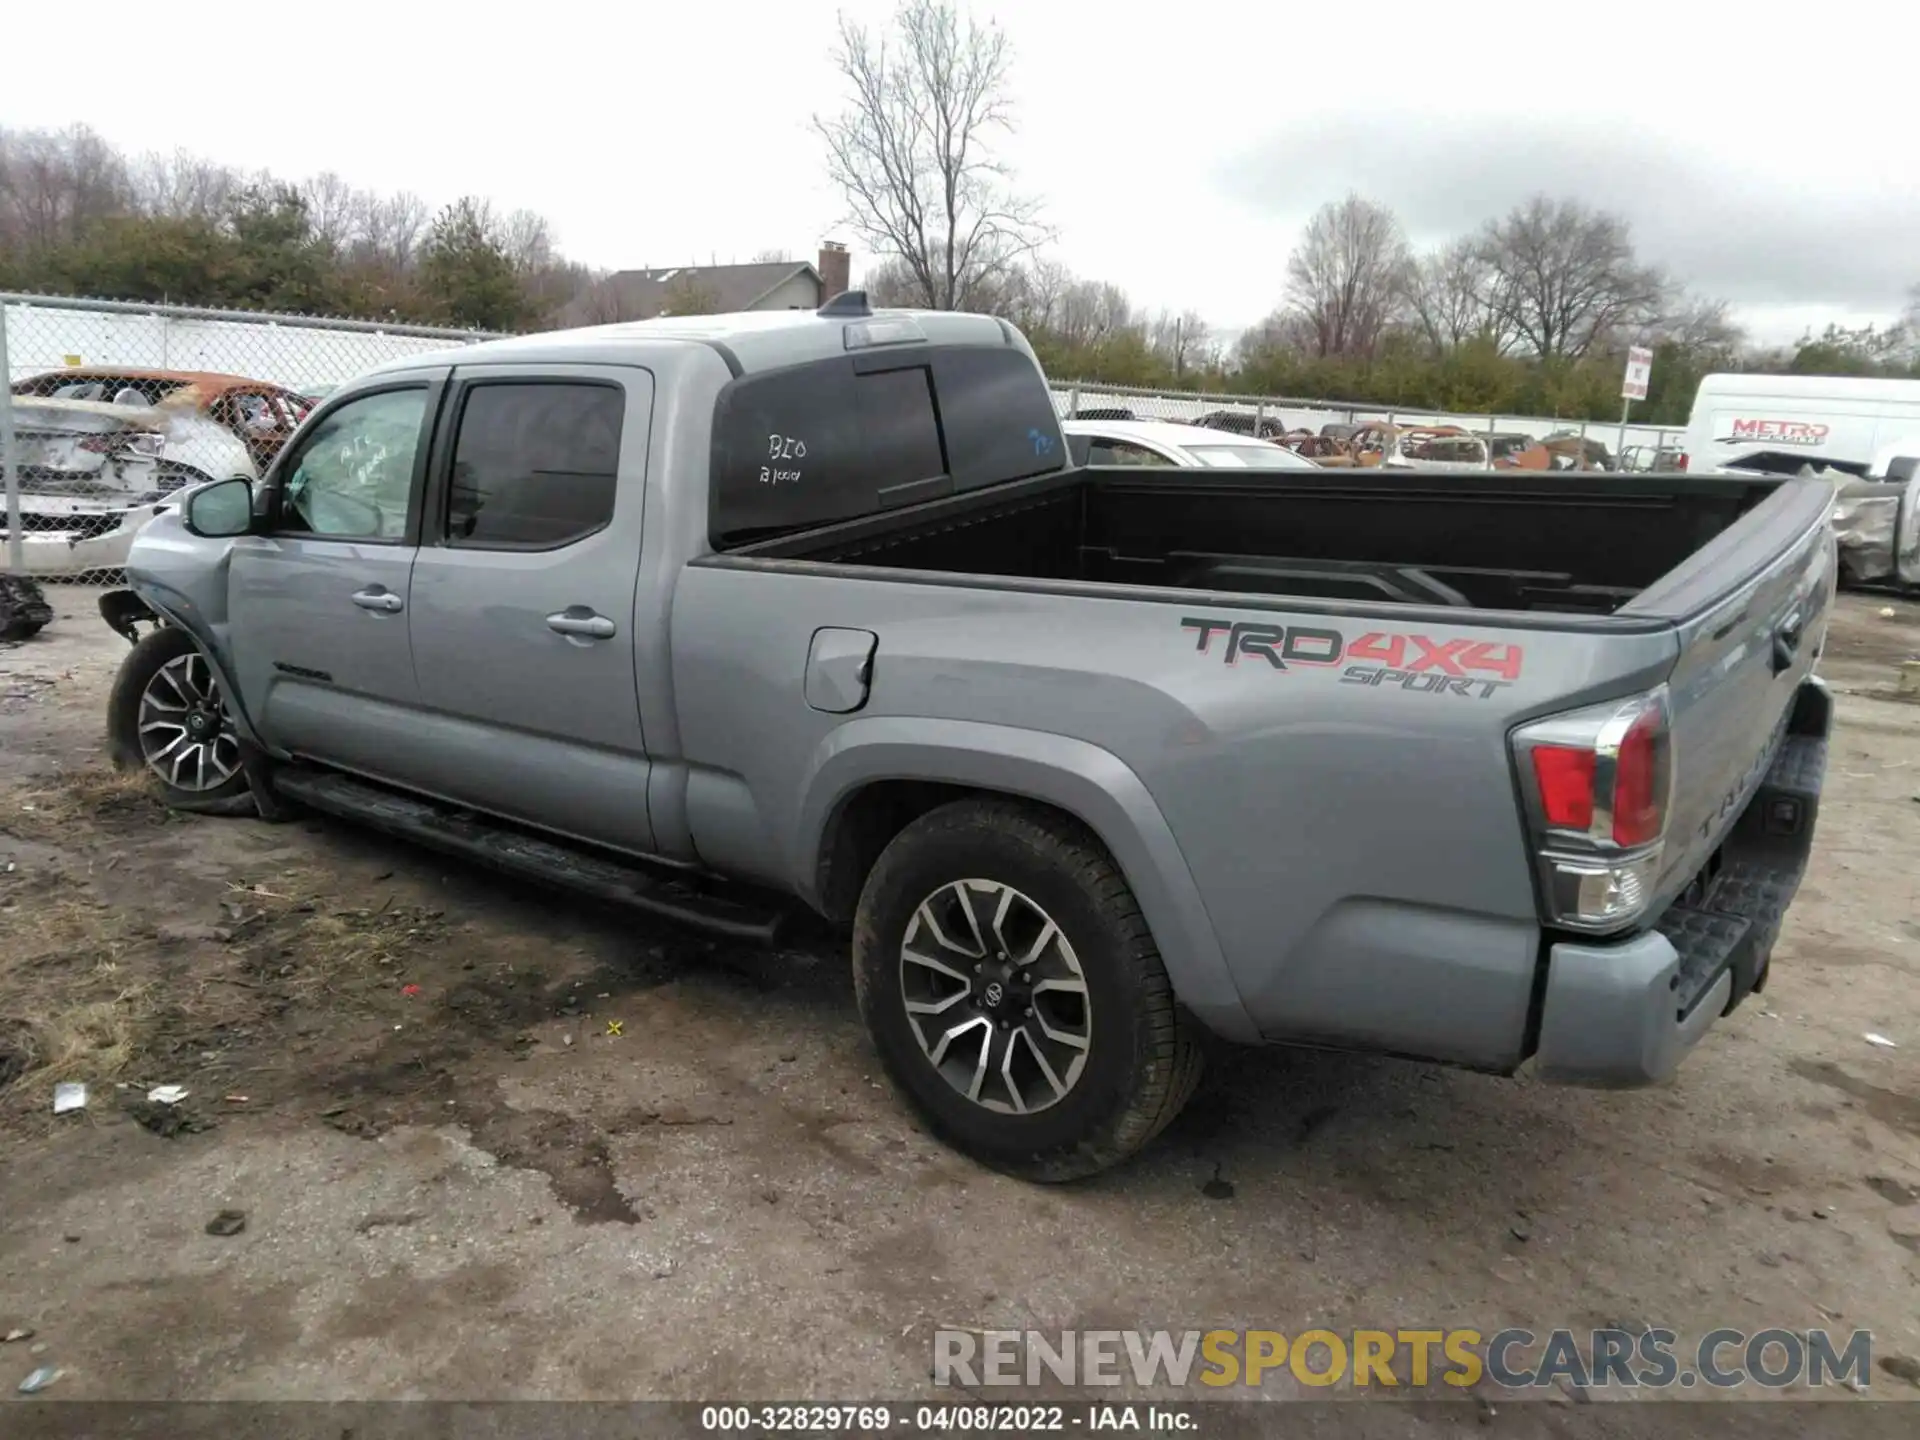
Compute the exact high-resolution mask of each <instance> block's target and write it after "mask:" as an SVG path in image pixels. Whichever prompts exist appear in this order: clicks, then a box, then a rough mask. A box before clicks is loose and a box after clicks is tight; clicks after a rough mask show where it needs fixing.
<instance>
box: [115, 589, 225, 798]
mask: <svg viewBox="0 0 1920 1440" xmlns="http://www.w3.org/2000/svg"><path fill="white" fill-rule="evenodd" d="M195 650H196V647H195V645H194V643H193V637H192V636H190V635H188V634H187V632H186V631H184V630H180V629H176V628H175V627H174V626H171V625H162V626H160V627H159V628H158V629H156V630H154V631H152V632H151V633H149V634H148V635H147V636H145V637H144V638H143V639H142V640H141V641H140V643H139V644H137V645H135V646H134V647H133V650H132V652H131V653H129V654H128V656H127V658H126V659H125V660H123V661H121V662H120V673H119V674H118V675H116V676H115V677H114V681H113V693H112V694H111V695H110V696H108V698H107V752H108V754H109V755H110V756H111V757H112V759H113V763H114V766H115V768H117V769H119V770H123V771H127V772H129V773H132V772H136V771H137V772H140V773H143V774H145V775H146V777H147V779H148V781H149V782H150V783H151V784H152V785H153V787H154V789H155V790H156V791H157V792H158V793H159V795H160V798H161V799H162V800H163V801H165V802H166V804H167V806H168V808H169V809H173V810H184V811H188V812H191V813H193V814H196V815H252V814H255V813H257V812H256V808H255V806H254V803H253V792H252V790H251V789H250V788H249V787H248V784H247V775H246V771H245V770H244V769H237V770H235V771H234V773H233V774H232V776H230V777H229V778H228V779H227V780H225V781H223V782H222V783H220V784H219V785H216V786H213V787H211V788H209V789H205V790H191V789H182V788H181V787H179V786H176V785H172V784H169V783H168V782H167V780H166V779H165V778H164V777H162V776H161V775H160V774H159V773H158V772H157V771H155V770H154V768H153V767H152V766H151V765H149V764H148V763H147V760H146V757H145V755H144V754H143V753H142V751H141V747H140V701H141V698H142V696H144V695H145V694H146V692H147V687H148V686H149V685H151V684H153V683H154V680H155V677H156V676H158V675H159V674H160V672H161V670H162V669H163V668H165V667H166V666H167V665H168V664H169V663H171V662H172V661H175V660H178V659H181V658H182V657H184V656H187V655H191V654H193V653H194V652H195Z"/></svg>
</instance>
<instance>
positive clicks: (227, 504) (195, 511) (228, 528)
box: [186, 478, 253, 540]
mask: <svg viewBox="0 0 1920 1440" xmlns="http://www.w3.org/2000/svg"><path fill="white" fill-rule="evenodd" d="M186 523H187V529H188V530H189V531H191V532H192V533H193V534H195V535H199V536H202V537H204V538H206V539H209V540H224V539H227V538H228V537H230V536H234V535H244V534H246V533H247V532H248V531H249V530H251V529H252V528H253V485H252V483H251V482H250V481H246V480H241V479H238V478H235V479H232V480H216V481H215V482H214V483H213V484H211V485H205V486H202V487H201V488H200V489H198V490H196V491H194V492H193V496H192V498H191V499H189V500H188V501H187V513H186Z"/></svg>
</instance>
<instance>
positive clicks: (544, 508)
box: [447, 382, 626, 550]
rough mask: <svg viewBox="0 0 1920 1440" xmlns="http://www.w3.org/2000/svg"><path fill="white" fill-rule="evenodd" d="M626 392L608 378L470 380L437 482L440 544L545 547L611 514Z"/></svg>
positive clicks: (599, 524) (580, 535)
mask: <svg viewBox="0 0 1920 1440" xmlns="http://www.w3.org/2000/svg"><path fill="white" fill-rule="evenodd" d="M625 414H626V398H625V395H624V393H623V392H622V391H621V390H620V389H619V387H618V386H615V385H610V384H587V383H579V382H573V383H553V382H540V383H532V382H521V383H517V384H516V383H511V382H501V383H492V382H489V383H484V384H477V385H474V386H471V387H470V388H469V389H468V390H467V392H466V400H465V403H464V404H463V405H462V406H461V410H460V428H459V432H458V434H457V435H456V437H455V439H454V446H453V470H452V474H451V476H450V479H449V482H448V486H447V543H448V544H449V545H455V546H471V547H474V548H483V549H495V550H498V549H508V550H552V549H557V548H558V547H560V546H562V545H571V544H573V543H574V542H575V541H577V540H584V539H585V538H586V537H587V536H589V535H591V534H593V533H594V532H595V531H597V530H601V529H604V528H605V527H606V526H607V524H608V523H609V522H610V521H611V520H612V519H613V504H614V491H615V488H616V481H617V477H618V471H619V467H620V429H621V424H622V421H623V420H624V418H625Z"/></svg>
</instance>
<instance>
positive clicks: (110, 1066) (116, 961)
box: [0, 882, 150, 1094]
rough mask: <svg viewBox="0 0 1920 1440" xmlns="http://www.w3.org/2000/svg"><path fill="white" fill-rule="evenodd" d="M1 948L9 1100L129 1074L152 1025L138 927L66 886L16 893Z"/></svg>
mask: <svg viewBox="0 0 1920 1440" xmlns="http://www.w3.org/2000/svg"><path fill="white" fill-rule="evenodd" d="M8 898H10V899H11V900H12V901H13V904H12V905H11V906H10V907H9V908H8V909H7V910H6V911H5V919H4V925H5V935H6V944H5V946H4V947H0V1094H5V1093H7V1092H8V1091H11V1090H15V1089H18V1088H20V1087H22V1086H27V1087H30V1088H32V1089H35V1090H39V1089H48V1090H50V1088H51V1086H52V1085H53V1083H54V1082H56V1081H60V1080H86V1081H89V1082H92V1083H96V1084H98V1083H104V1082H108V1081H111V1080H114V1079H117V1078H118V1077H119V1076H121V1075H122V1074H124V1073H125V1072H126V1070H127V1068H128V1067H129V1065H131V1064H132V1062H133V1060H134V1057H135V1055H136V1054H137V1053H138V1051H139V1048H140V1043H141V1040H142V1037H143V1034H144V1030H145V1027H146V1024H147V1021H148V1019H149V1016H150V1009H149V1005H148V999H149V992H148V987H147V985H146V984H145V983H144V982H143V981H142V980H141V979H139V978H138V977H137V975H136V973H135V971H136V969H137V967H135V966H133V965H130V964H129V963H128V954H129V951H130V949H131V948H132V944H133V942H132V937H131V936H130V935H129V934H128V920H127V918H126V917H124V916H123V915H121V914H119V913H117V912H115V911H114V910H112V909H110V908H108V907H106V906H103V905H100V904H98V903H96V902H94V901H91V900H89V899H87V898H85V897H84V896H81V895H79V894H76V893H74V892H71V891H68V890H65V889H62V888H58V885H57V882H56V883H42V884H40V885H37V886H14V887H12V889H11V893H10V895H9V897H8Z"/></svg>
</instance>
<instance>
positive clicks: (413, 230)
mask: <svg viewBox="0 0 1920 1440" xmlns="http://www.w3.org/2000/svg"><path fill="white" fill-rule="evenodd" d="M427 219H428V212H427V202H426V201H424V200H422V199H421V198H420V197H419V196H418V195H415V194H414V193H413V192H412V191H410V190H403V191H401V192H400V193H399V194H397V195H389V196H387V197H386V198H385V199H383V200H378V201H375V202H374V204H373V207H372V208H371V209H370V210H369V211H368V212H367V217H366V233H365V235H364V236H363V237H362V240H361V244H362V245H363V246H364V247H365V255H364V259H365V260H366V261H367V262H368V263H370V264H372V265H373V266H374V267H375V268H376V269H379V270H381V271H383V272H384V273H386V274H388V275H390V276H398V275H404V274H406V273H407V272H408V271H409V270H411V269H412V268H413V262H414V258H415V254H416V252H417V251H418V250H419V248H420V240H421V237H422V236H424V235H425V234H426V230H427Z"/></svg>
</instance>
